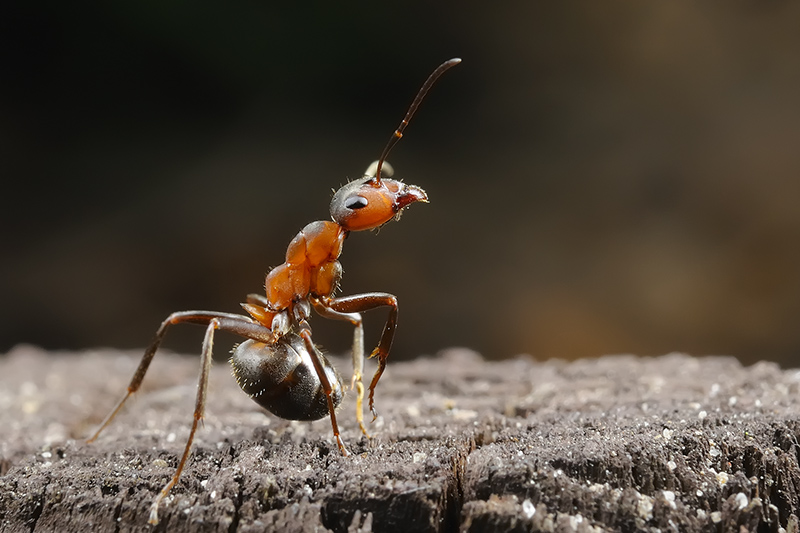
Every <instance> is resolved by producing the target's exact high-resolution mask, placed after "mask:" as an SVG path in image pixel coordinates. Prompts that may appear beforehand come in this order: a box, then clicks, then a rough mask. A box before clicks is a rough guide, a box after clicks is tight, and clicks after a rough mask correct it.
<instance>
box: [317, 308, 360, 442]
mask: <svg viewBox="0 0 800 533" xmlns="http://www.w3.org/2000/svg"><path fill="white" fill-rule="evenodd" d="M327 302H328V301H327V300H324V299H317V298H312V299H311V304H312V305H313V306H314V310H316V312H317V313H318V314H319V315H320V316H322V317H325V318H330V319H333V320H347V321H348V322H350V323H351V324H352V325H353V326H354V328H355V329H354V330H353V377H352V378H351V379H350V389H351V390H352V389H356V394H357V396H356V421H357V422H358V427H360V428H361V432H362V433H363V434H364V436H366V437H367V438H368V439H369V438H370V436H369V433H367V428H366V427H365V426H364V383H363V381H362V378H363V373H364V325H363V321H362V320H361V315H360V314H359V313H342V312H340V311H334V310H333V309H331V308H330V307H329V304H328V303H327Z"/></svg>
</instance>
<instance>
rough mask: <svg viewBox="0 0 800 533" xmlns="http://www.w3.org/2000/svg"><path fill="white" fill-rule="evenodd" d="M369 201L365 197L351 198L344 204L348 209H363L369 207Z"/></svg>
mask: <svg viewBox="0 0 800 533" xmlns="http://www.w3.org/2000/svg"><path fill="white" fill-rule="evenodd" d="M367 203H368V202H367V199H366V198H364V197H363V196H351V197H350V198H348V199H347V200H345V202H344V206H345V207H346V208H347V209H361V208H362V207H367Z"/></svg>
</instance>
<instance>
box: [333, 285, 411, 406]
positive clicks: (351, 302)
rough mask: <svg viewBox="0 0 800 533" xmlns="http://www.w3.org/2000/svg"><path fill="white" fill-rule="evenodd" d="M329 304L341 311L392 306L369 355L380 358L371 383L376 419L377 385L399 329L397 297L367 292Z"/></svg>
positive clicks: (358, 311)
mask: <svg viewBox="0 0 800 533" xmlns="http://www.w3.org/2000/svg"><path fill="white" fill-rule="evenodd" d="M328 305H329V306H330V308H331V309H333V310H334V311H339V312H340V313H362V312H364V311H369V310H371V309H376V308H378V307H389V308H390V309H389V318H388V319H387V320H386V325H385V326H384V327H383V333H381V339H380V341H379V342H378V346H377V347H376V348H375V349H374V350H372V353H371V354H370V355H369V356H370V357H377V358H378V369H377V370H376V371H375V375H374V376H372V381H371V382H370V384H369V410H370V412H372V420H373V421H374V420H375V419H376V418H378V412H377V411H376V410H375V386H376V385H377V384H378V380H379V379H381V375H383V371H384V370H386V360H387V359H388V358H389V350H391V348H392V341H393V340H394V332H395V330H396V329H397V297H396V296H394V295H392V294H389V293H387V292H367V293H364V294H354V295H353V296H344V297H342V298H334V299H332V300H330V301H329V302H328Z"/></svg>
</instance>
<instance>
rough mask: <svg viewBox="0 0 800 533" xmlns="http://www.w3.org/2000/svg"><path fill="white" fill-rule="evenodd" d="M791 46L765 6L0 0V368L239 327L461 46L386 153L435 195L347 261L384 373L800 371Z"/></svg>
mask: <svg viewBox="0 0 800 533" xmlns="http://www.w3.org/2000/svg"><path fill="white" fill-rule="evenodd" d="M798 28H800V4H797V3H792V2H780V1H766V2H751V3H731V2H726V3H723V2H715V3H709V2H633V1H631V2H602V3H598V2H588V1H587V2H552V3H541V4H539V3H536V4H534V3H517V4H515V5H502V4H496V5H492V6H491V7H489V6H488V4H486V3H484V2H469V3H461V4H459V5H456V6H454V7H452V8H450V7H444V6H443V5H440V4H436V3H412V4H409V3H402V4H400V3H393V5H384V4H383V3H363V4H359V5H354V4H350V5H349V6H347V7H341V6H335V5H331V4H321V5H320V6H319V7H318V8H314V9H312V8H310V7H301V6H300V5H298V6H297V7H294V6H291V5H290V6H282V7H271V6H267V5H262V4H259V3H255V2H250V3H239V4H233V3H231V4H226V5H222V4H220V5H217V4H216V3H212V2H167V3H162V2H118V3H113V4H108V3H103V2H83V3H52V4H51V5H50V6H49V7H42V6H41V5H38V6H36V7H34V6H33V4H30V3H23V2H18V3H11V4H6V5H5V7H2V8H0V59H2V72H1V73H0V76H2V83H0V175H1V176H2V183H3V188H2V190H3V200H4V201H3V209H2V211H0V217H1V218H0V220H1V221H2V226H1V227H0V238H1V239H2V242H1V243H0V244H1V247H0V250H1V252H0V253H2V256H1V257H2V261H0V324H2V326H0V350H2V351H5V350H7V349H8V348H10V347H11V346H13V345H14V344H16V343H19V342H30V343H36V344H41V345H43V346H45V347H50V348H80V347H91V346H98V345H113V346H117V347H121V348H133V347H140V346H143V345H144V344H146V342H148V341H149V339H150V338H151V336H152V334H153V333H154V331H155V329H156V327H157V325H158V324H159V322H160V321H161V320H162V319H163V318H164V317H165V316H166V315H167V314H168V313H169V312H171V311H175V310H184V309H196V308H200V309H214V310H221V311H233V312H235V311H237V309H238V302H239V301H241V300H242V299H243V297H244V295H245V294H246V293H248V292H253V291H258V290H260V288H261V285H262V283H263V276H264V274H265V272H266V271H267V269H268V267H270V266H274V265H276V264H278V263H280V262H282V256H283V253H284V251H285V248H286V245H287V244H288V242H289V240H290V239H291V238H292V237H293V236H294V234H295V233H296V232H297V231H298V230H299V229H300V228H301V227H302V226H303V225H304V224H306V223H307V222H310V221H312V220H317V219H326V218H328V215H327V205H328V201H329V199H330V190H331V189H332V188H336V187H338V186H339V185H340V184H342V183H343V182H345V181H346V180H347V179H348V178H352V177H356V176H358V175H360V173H361V172H362V171H363V170H364V168H365V167H366V165H367V164H368V163H369V162H370V161H372V160H373V159H375V158H377V156H378V154H379V153H380V151H381V149H382V148H383V145H384V143H385V142H386V140H388V138H389V135H390V133H391V131H392V130H393V128H394V127H395V126H396V125H397V123H398V122H399V120H400V118H401V117H402V115H403V113H404V112H405V109H406V107H407V105H408V104H409V103H410V100H411V98H412V97H413V95H414V93H415V92H416V90H417V88H418V87H419V85H420V84H421V83H422V81H423V80H424V78H425V77H426V76H427V75H428V73H429V72H430V71H431V70H432V69H433V68H434V67H435V66H436V65H438V64H439V63H440V62H441V61H443V60H445V59H448V58H450V57H453V56H460V57H462V58H463V60H464V63H463V64H462V65H461V66H459V67H458V68H456V69H454V70H453V71H451V72H448V73H447V74H446V76H445V77H444V78H443V79H442V80H441V82H440V84H439V85H438V86H437V87H435V89H434V90H433V91H432V92H431V94H430V96H429V99H428V100H427V101H426V102H425V103H424V104H423V106H422V108H421V112H420V113H419V115H418V116H417V117H416V118H415V119H414V121H413V123H412V124H411V126H410V127H409V129H408V130H407V134H406V137H405V138H404V140H403V141H402V142H401V143H400V144H399V145H398V146H397V147H396V148H395V151H394V152H393V154H392V157H391V158H390V159H391V161H392V163H393V164H394V166H395V169H396V170H397V175H398V176H400V177H403V178H404V179H405V180H406V181H409V182H411V183H414V184H418V185H420V186H422V187H424V188H425V189H426V190H427V191H428V193H429V195H430V197H431V204H430V205H422V206H414V207H413V208H411V209H410V210H409V212H408V213H407V214H406V215H405V216H404V217H403V220H402V221H401V223H399V224H398V223H392V224H390V225H387V226H386V227H385V228H383V229H382V230H381V231H380V234H379V235H377V236H375V235H372V234H353V235H351V237H350V238H349V239H348V241H347V242H346V244H345V249H344V254H343V256H342V263H343V265H344V268H345V278H344V282H343V293H345V294H351V293H356V292H360V291H368V290H381V291H389V292H393V293H395V294H397V295H398V297H399V299H400V305H401V311H400V313H401V314H400V329H399V333H398V338H397V342H396V345H395V350H394V352H393V357H397V358H407V357H412V356H414V355H418V354H431V353H435V352H436V351H437V350H439V349H440V348H443V347H447V346H452V345H464V346H469V347H472V348H475V349H477V350H479V351H480V352H482V353H483V354H485V355H486V356H487V357H491V358H501V357H508V356H512V355H515V354H518V353H522V352H525V353H530V354H532V355H534V356H536V357H540V358H545V357H566V358H574V357H581V356H596V355H601V354H606V353H621V352H629V353H637V354H643V355H647V354H660V353H665V352H670V351H686V352H689V353H692V354H696V355H701V354H731V355H735V356H737V357H739V358H740V359H741V360H743V361H745V362H752V361H754V360H757V359H771V360H776V361H779V362H780V363H781V364H783V365H785V366H793V365H796V364H797V356H798V354H800V96H798V95H800V31H798ZM383 319H384V315H383V314H381V313H380V312H374V313H370V315H369V316H367V329H368V332H369V335H370V337H369V339H368V340H369V341H370V342H372V341H373V340H374V339H375V338H377V335H378V332H379V330H380V327H381V325H382V321H383ZM313 325H314V328H315V337H316V338H317V340H318V341H319V342H321V343H322V344H323V345H324V346H325V347H327V348H328V349H330V350H333V351H341V350H345V349H346V348H347V344H348V341H349V340H350V338H351V337H350V333H349V331H347V327H346V326H343V325H342V324H340V323H334V324H331V323H328V322H327V321H325V320H323V319H316V320H315V322H314V323H313ZM200 337H201V335H200V332H199V331H198V330H196V329H194V328H188V327H187V328H183V329H180V330H176V331H175V332H174V334H173V335H172V338H171V340H169V342H168V345H169V346H170V347H172V348H174V349H178V350H184V351H189V352H197V351H198V350H199V344H200ZM224 351H225V350H224V349H220V352H224Z"/></svg>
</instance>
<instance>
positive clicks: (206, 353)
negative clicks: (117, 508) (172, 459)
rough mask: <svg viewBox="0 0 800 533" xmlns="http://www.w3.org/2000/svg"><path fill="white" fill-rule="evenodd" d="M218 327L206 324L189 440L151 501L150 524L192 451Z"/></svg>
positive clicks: (156, 515) (200, 418)
mask: <svg viewBox="0 0 800 533" xmlns="http://www.w3.org/2000/svg"><path fill="white" fill-rule="evenodd" d="M219 327H220V323H219V320H218V319H216V318H212V319H211V321H210V322H209V324H208V327H207V328H206V336H205V337H204V338H203V353H202V355H201V363H200V380H199V381H198V383H197V398H196V399H195V403H194V418H193V419H192V429H191V430H190V431H189V438H188V439H187V440H186V447H185V448H184V449H183V455H182V456H181V461H180V462H179V463H178V468H177V469H176V470H175V474H173V476H172V479H170V480H169V483H167V484H166V485H164V488H163V489H161V492H159V493H158V496H156V499H155V500H153V504H152V505H151V506H150V519H149V520H148V522H149V523H150V524H154V525H155V524H158V505H159V504H160V503H161V500H163V499H164V498H166V496H167V494H169V491H170V490H172V487H174V486H175V484H176V483H178V479H180V477H181V472H183V467H184V466H185V465H186V460H187V459H188V458H189V452H190V451H191V449H192V441H194V434H195V432H196V431H197V424H198V422H200V421H201V420H202V419H203V414H204V412H205V407H206V391H207V390H208V373H209V371H210V370H211V358H212V357H211V356H212V351H213V348H214V330H216V329H218V328H219Z"/></svg>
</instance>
